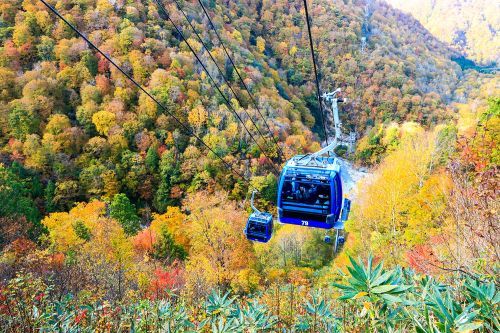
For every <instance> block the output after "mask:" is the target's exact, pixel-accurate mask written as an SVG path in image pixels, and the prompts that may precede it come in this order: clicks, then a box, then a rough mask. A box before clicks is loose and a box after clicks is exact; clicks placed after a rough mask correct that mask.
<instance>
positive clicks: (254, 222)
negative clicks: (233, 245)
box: [244, 211, 273, 243]
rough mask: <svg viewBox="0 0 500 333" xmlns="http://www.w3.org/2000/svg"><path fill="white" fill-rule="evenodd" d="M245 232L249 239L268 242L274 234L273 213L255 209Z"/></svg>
mask: <svg viewBox="0 0 500 333" xmlns="http://www.w3.org/2000/svg"><path fill="white" fill-rule="evenodd" d="M244 232H245V235H246V236H247V239H248V240H251V241H255V242H261V243H267V242H268V241H269V240H270V239H271V236H272V234H273V215H272V214H270V213H264V212H256V211H254V212H253V213H252V214H251V215H250V217H249V218H248V221H247V225H246V227H245V230H244Z"/></svg>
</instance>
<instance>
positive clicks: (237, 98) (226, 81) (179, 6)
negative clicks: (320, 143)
mask: <svg viewBox="0 0 500 333" xmlns="http://www.w3.org/2000/svg"><path fill="white" fill-rule="evenodd" d="M174 2H175V4H176V5H177V8H178V9H179V10H180V11H181V13H182V15H183V16H184V18H185V19H186V21H187V22H188V24H189V26H190V27H191V30H193V32H194V34H195V35H196V37H197V38H198V40H199V41H200V43H201V44H202V45H203V47H204V48H205V50H207V53H208V55H209V57H210V59H211V60H212V62H213V63H214V64H215V67H217V70H218V71H219V73H220V75H221V76H222V78H223V79H224V82H225V83H226V85H227V86H228V88H229V90H231V92H232V93H233V95H234V97H235V98H236V100H237V101H238V103H239V104H240V105H242V104H243V103H242V102H241V100H240V98H239V97H238V95H237V94H236V92H235V91H234V90H233V88H232V87H231V83H230V82H229V80H228V79H227V78H226V76H225V75H224V73H223V72H222V69H221V68H220V67H219V65H218V64H217V61H216V60H215V59H214V57H213V55H212V53H211V52H210V50H209V49H208V47H207V45H206V44H205V42H204V41H203V39H202V38H201V36H200V35H199V34H198V32H197V31H196V28H195V27H194V26H193V24H192V23H191V21H190V20H189V18H188V16H187V15H186V13H185V12H184V10H183V9H182V7H181V5H180V4H179V1H178V0H174ZM243 111H244V112H245V114H246V115H247V116H248V118H249V119H250V121H251V122H252V124H253V126H254V127H255V128H256V129H257V131H258V132H259V134H260V136H261V137H262V139H264V141H266V143H267V139H266V137H265V136H264V134H263V133H262V132H261V130H260V129H259V127H258V126H257V124H256V123H255V122H254V120H253V119H252V117H251V116H250V114H249V113H248V112H247V110H245V109H244V108H243ZM278 149H279V146H278ZM278 154H279V153H278Z"/></svg>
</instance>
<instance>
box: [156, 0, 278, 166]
mask: <svg viewBox="0 0 500 333" xmlns="http://www.w3.org/2000/svg"><path fill="white" fill-rule="evenodd" d="M153 1H154V2H155V3H156V4H157V6H158V8H159V9H160V10H161V11H162V12H163V14H164V15H165V16H166V17H167V20H168V21H170V23H171V24H172V25H173V27H174V29H175V31H176V32H177V33H178V34H179V36H181V38H182V40H183V41H184V42H185V43H186V45H187V47H188V48H189V50H190V51H191V53H193V55H194V56H195V58H196V60H198V62H199V63H200V65H201V67H202V68H203V70H204V71H205V73H206V74H207V75H208V77H209V78H210V81H211V82H212V87H214V88H215V89H217V91H218V92H219V94H220V95H221V96H222V98H223V99H224V101H225V103H226V105H227V106H228V107H229V109H230V110H231V111H232V112H233V113H234V115H235V116H236V117H237V118H238V120H239V121H240V123H241V124H242V125H243V128H244V129H245V130H246V132H247V133H248V134H249V135H250V138H251V139H252V140H253V141H254V142H255V144H256V145H257V146H258V147H259V149H260V150H261V151H262V153H263V154H264V156H266V157H267V158H268V160H269V162H270V164H271V166H272V168H273V169H274V171H275V172H276V174H279V171H278V169H276V167H275V166H274V164H273V161H272V159H271V158H270V157H269V156H268V155H267V154H266V151H265V150H264V149H263V148H262V147H261V145H260V144H259V143H258V142H257V140H256V139H255V137H254V136H253V135H252V133H251V132H250V131H249V130H248V128H247V127H246V125H245V122H244V121H243V119H241V117H240V115H239V114H238V112H236V110H235V109H234V107H233V106H232V105H231V102H230V101H229V100H228V99H227V97H226V95H224V93H223V92H222V90H221V89H220V88H219V85H218V84H217V83H216V82H215V80H214V78H213V77H212V75H211V74H210V72H209V71H208V69H207V68H206V67H205V65H204V64H203V62H202V61H201V59H200V57H199V56H198V54H197V53H196V51H195V50H194V49H193V47H192V46H191V44H189V42H188V41H187V38H186V37H185V36H184V34H183V33H182V31H181V30H180V29H179V27H177V25H176V24H175V22H174V21H173V20H172V18H171V17H170V15H169V14H168V12H167V10H166V9H165V7H164V6H163V5H162V4H161V2H160V0H153Z"/></svg>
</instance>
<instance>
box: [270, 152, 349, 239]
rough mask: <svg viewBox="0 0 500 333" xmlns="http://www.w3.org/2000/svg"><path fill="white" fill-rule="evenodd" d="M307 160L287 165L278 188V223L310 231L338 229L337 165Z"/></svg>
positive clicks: (297, 158) (319, 159)
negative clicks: (309, 228) (301, 227)
mask: <svg viewBox="0 0 500 333" xmlns="http://www.w3.org/2000/svg"><path fill="white" fill-rule="evenodd" d="M306 158H307V156H301V155H299V156H295V157H294V158H292V159H291V160H289V161H288V162H287V164H286V165H285V167H284V168H283V172H282V173H281V177H280V182H279V187H278V221H279V222H280V223H285V224H296V225H302V226H307V227H313V228H322V229H331V228H333V227H335V228H338V227H339V225H338V224H339V223H341V222H340V221H339V216H340V212H341V210H342V201H343V198H342V182H341V179H340V165H339V164H338V163H337V162H336V161H335V159H334V158H330V157H316V158H315V161H313V162H317V163H310V161H309V163H302V161H303V160H304V159H306Z"/></svg>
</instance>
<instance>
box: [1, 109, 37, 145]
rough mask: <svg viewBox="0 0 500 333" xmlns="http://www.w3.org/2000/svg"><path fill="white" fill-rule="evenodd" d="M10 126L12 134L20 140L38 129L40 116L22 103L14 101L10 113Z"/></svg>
mask: <svg viewBox="0 0 500 333" xmlns="http://www.w3.org/2000/svg"><path fill="white" fill-rule="evenodd" d="M8 122H9V127H10V132H11V134H12V135H13V136H14V137H15V138H16V139H19V140H24V138H25V137H26V135H28V134H31V133H35V132H37V130H38V125H39V121H38V116H37V115H36V114H35V113H34V112H33V111H31V110H29V108H28V107H26V106H25V105H23V104H22V103H13V107H12V110H11V111H10V113H9V118H8Z"/></svg>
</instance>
